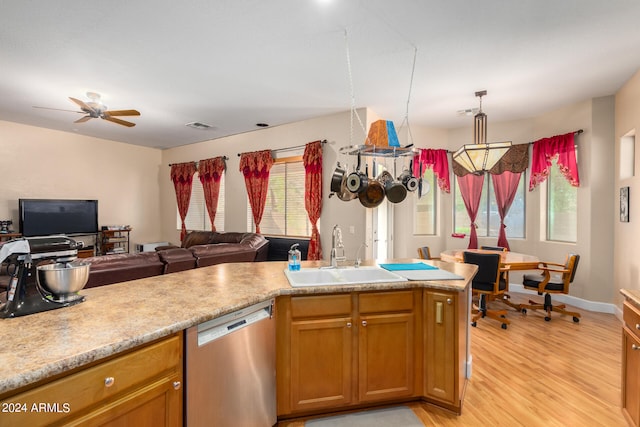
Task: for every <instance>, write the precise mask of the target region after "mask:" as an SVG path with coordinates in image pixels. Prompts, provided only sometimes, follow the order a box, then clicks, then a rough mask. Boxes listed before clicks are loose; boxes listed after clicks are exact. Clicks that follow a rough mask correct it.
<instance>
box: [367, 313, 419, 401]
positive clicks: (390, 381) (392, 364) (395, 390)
mask: <svg viewBox="0 0 640 427" xmlns="http://www.w3.org/2000/svg"><path fill="white" fill-rule="evenodd" d="M358 327H359V329H358V334H359V338H358V354H359V357H358V358H359V360H358V367H359V368H358V369H359V378H360V380H359V393H358V395H359V400H360V401H361V402H370V401H376V400H384V399H391V398H396V397H397V398H400V397H408V396H411V395H413V392H414V387H413V384H414V376H415V365H414V363H415V358H414V349H415V332H414V315H413V313H390V314H379V315H366V316H360V322H359V325H358Z"/></svg>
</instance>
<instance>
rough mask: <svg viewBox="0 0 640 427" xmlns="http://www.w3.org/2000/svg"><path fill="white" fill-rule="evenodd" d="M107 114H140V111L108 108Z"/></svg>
mask: <svg viewBox="0 0 640 427" xmlns="http://www.w3.org/2000/svg"><path fill="white" fill-rule="evenodd" d="M104 115H105V116H139V115H140V112H139V111H137V110H107V111H105V112H104Z"/></svg>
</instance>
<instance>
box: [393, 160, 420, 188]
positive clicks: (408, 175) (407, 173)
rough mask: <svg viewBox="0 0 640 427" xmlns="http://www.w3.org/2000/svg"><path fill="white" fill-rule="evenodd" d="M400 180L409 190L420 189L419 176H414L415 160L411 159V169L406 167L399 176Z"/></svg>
mask: <svg viewBox="0 0 640 427" xmlns="http://www.w3.org/2000/svg"><path fill="white" fill-rule="evenodd" d="M398 181H400V182H402V185H404V186H405V188H406V189H407V191H416V190H417V189H418V178H416V177H415V176H413V160H411V161H409V170H406V169H405V170H404V171H403V172H402V173H401V174H400V176H399V177H398Z"/></svg>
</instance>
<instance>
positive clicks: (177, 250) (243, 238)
mask: <svg viewBox="0 0 640 427" xmlns="http://www.w3.org/2000/svg"><path fill="white" fill-rule="evenodd" d="M268 249H269V241H268V240H267V239H265V238H264V237H263V236H261V235H259V234H255V233H237V232H227V233H218V232H210V231H192V232H190V233H188V234H187V235H186V236H185V238H184V239H183V241H182V245H181V246H180V247H178V246H163V247H158V248H156V252H142V253H138V254H128V253H127V254H116V255H104V256H97V257H91V258H85V259H84V261H88V262H90V263H91V268H90V273H89V280H88V281H87V284H86V285H85V288H92V287H96V286H103V285H109V284H112V283H118V282H125V281H128V280H135V279H142V278H145V277H152V276H158V275H160V274H168V273H175V272H178V271H184V270H188V269H192V268H197V267H206V266H210V265H215V264H222V263H227V262H252V261H266V260H267V254H268Z"/></svg>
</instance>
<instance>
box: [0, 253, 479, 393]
mask: <svg viewBox="0 0 640 427" xmlns="http://www.w3.org/2000/svg"><path fill="white" fill-rule="evenodd" d="M412 261H420V260H407V259H403V260H394V261H392V262H412ZM425 262H427V263H431V264H433V265H436V266H438V267H439V268H442V269H443V270H448V271H451V272H453V273H456V274H458V275H460V276H463V277H465V280H443V281H428V282H400V283H388V284H372V285H349V286H329V287H327V286H324V287H308V288H292V287H291V286H290V285H289V282H288V281H287V279H286V277H285V275H284V273H283V271H284V269H285V268H286V262H258V263H231V264H219V265H215V266H212V267H205V268H198V269H194V270H188V271H185V272H181V273H173V274H167V275H163V276H156V277H151V278H148V279H140V280H135V281H131V282H123V283H117V284H113V285H108V286H101V287H97V288H91V289H84V290H82V291H81V292H80V294H81V295H84V296H86V301H85V302H83V303H81V304H77V305H74V306H71V307H66V308H62V309H58V310H52V311H47V312H43V313H37V314H32V315H29V316H23V317H18V318H15V319H0V342H1V343H2V347H1V350H0V366H2V370H1V372H0V394H2V393H6V392H8V391H10V390H14V389H17V388H20V387H23V386H26V385H28V384H31V383H34V382H36V381H40V380H42V379H45V378H47V377H50V376H52V375H56V374H59V373H63V372H65V371H67V370H70V369H73V368H77V367H80V366H83V365H85V364H88V363H91V362H93V361H96V360H99V359H102V358H104V357H108V356H111V355H114V354H116V353H119V352H121V351H124V350H128V349H131V348H133V347H136V346H139V345H141V344H145V343H147V342H150V341H153V340H155V339H158V338H162V337H164V336H167V335H170V334H172V333H175V332H178V331H181V330H184V329H187V328H189V327H191V326H194V325H197V324H199V323H202V322H204V321H207V320H210V319H212V318H215V317H218V316H221V315H223V314H226V313H229V312H232V311H235V310H238V309H240V308H243V307H247V306H249V305H252V304H254V303H257V302H261V301H264V300H266V299H269V298H274V297H277V296H279V295H292V294H296V295H304V294H314V293H327V292H334V293H335V292H351V291H370V290H388V289H406V288H414V287H425V288H434V289H443V290H450V291H462V290H464V289H465V288H466V287H467V285H468V284H469V280H470V278H471V277H472V276H473V274H474V272H475V270H476V267H475V266H471V265H467V264H452V263H444V262H440V261H425ZM326 264H327V263H326V261H325V262H324V263H323V262H303V264H302V266H303V268H305V267H314V266H320V265H326ZM363 265H372V264H371V263H370V262H369V263H367V262H365V263H363Z"/></svg>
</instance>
